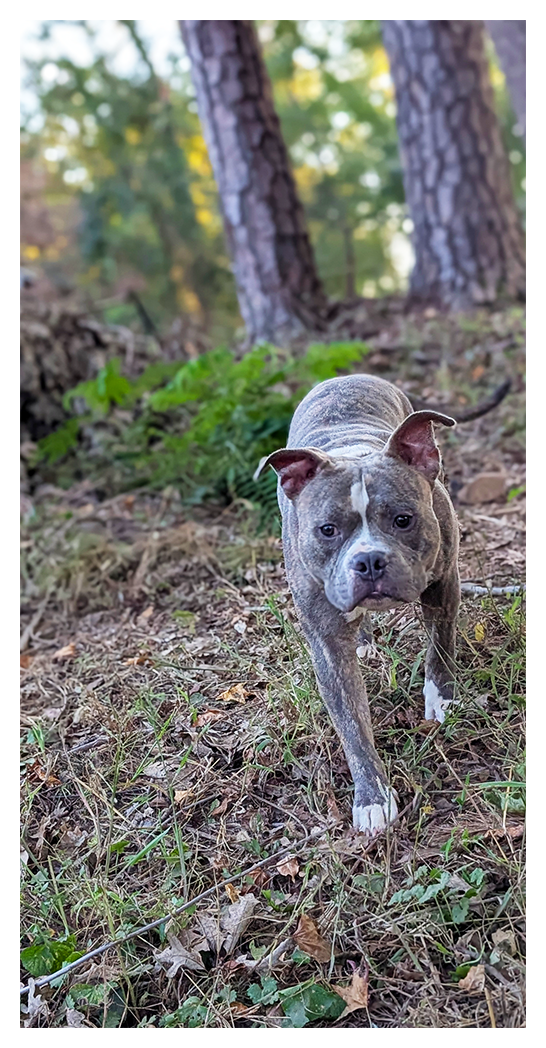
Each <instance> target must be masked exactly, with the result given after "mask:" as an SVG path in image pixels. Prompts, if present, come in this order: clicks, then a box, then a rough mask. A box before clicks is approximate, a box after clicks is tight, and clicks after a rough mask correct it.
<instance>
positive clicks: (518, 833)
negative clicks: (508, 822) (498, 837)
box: [506, 824, 525, 841]
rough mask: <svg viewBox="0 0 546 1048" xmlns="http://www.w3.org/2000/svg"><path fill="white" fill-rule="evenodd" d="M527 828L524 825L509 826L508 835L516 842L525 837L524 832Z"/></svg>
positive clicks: (507, 828)
mask: <svg viewBox="0 0 546 1048" xmlns="http://www.w3.org/2000/svg"><path fill="white" fill-rule="evenodd" d="M524 829H525V827H524V826H523V824H521V825H515V826H507V827H506V833H507V835H508V837H511V838H512V840H513V841H516V840H517V839H518V837H523V831H524Z"/></svg>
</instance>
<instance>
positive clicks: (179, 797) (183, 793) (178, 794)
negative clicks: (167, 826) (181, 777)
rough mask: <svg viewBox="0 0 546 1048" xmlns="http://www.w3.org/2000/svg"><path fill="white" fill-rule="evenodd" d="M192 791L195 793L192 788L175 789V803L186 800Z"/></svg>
mask: <svg viewBox="0 0 546 1048" xmlns="http://www.w3.org/2000/svg"><path fill="white" fill-rule="evenodd" d="M191 793H193V790H191V789H190V790H175V791H174V801H175V804H181V803H182V801H185V800H186V797H189V796H190V794H191Z"/></svg>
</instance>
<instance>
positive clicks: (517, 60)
mask: <svg viewBox="0 0 546 1048" xmlns="http://www.w3.org/2000/svg"><path fill="white" fill-rule="evenodd" d="M485 24H486V26H487V29H488V31H489V35H490V37H491V39H492V41H493V43H494V45H495V51H496V52H497V55H498V59H499V62H500V64H501V68H502V71H503V73H504V75H505V77H506V81H507V83H508V88H509V90H510V98H511V99H512V106H513V108H514V113H515V114H516V117H517V120H518V124H519V126H520V127H521V130H522V136H523V139H524V140H525V50H526V46H525V45H526V39H525V38H526V32H525V27H526V22H516V21H502V20H500V19H498V20H496V21H492V22H486V23H485Z"/></svg>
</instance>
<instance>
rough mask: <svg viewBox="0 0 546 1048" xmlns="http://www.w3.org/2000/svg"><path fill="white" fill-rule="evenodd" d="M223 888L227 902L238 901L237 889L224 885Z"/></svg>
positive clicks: (232, 885)
mask: <svg viewBox="0 0 546 1048" xmlns="http://www.w3.org/2000/svg"><path fill="white" fill-rule="evenodd" d="M224 888H225V890H226V895H227V897H228V899H229V901H230V902H238V900H239V892H238V891H237V888H236V887H235V885H234V884H225V885H224Z"/></svg>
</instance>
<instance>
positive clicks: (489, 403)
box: [406, 378, 512, 422]
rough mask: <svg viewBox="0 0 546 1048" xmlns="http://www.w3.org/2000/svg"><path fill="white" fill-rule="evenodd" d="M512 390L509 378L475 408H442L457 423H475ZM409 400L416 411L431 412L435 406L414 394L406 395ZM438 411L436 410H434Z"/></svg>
mask: <svg viewBox="0 0 546 1048" xmlns="http://www.w3.org/2000/svg"><path fill="white" fill-rule="evenodd" d="M511 388H512V381H511V379H509V378H507V379H506V380H505V381H504V382H503V383H502V384H501V385H500V386H498V387H497V389H495V390H493V392H492V393H491V394H490V396H488V397H485V399H484V400H480V402H479V403H478V404H476V405H475V406H474V407H473V408H459V407H457V408H445V409H444V408H442V410H443V411H444V410H445V411H446V413H447V414H448V415H451V416H452V418H454V419H455V421H456V422H473V421H474V419H475V418H481V417H482V415H487V413H488V411H492V410H493V408H496V407H497V406H498V405H499V404H500V403H501V401H502V400H504V398H505V396H506V395H507V393H509V391H510V389H511ZM406 396H407V398H408V400H409V401H410V403H411V406H412V408H413V410H414V411H423V410H425V409H429V410H431V409H432V407H433V405H432V404H429V403H427V402H426V401H424V400H421V399H420V397H415V396H414V395H413V393H406ZM434 410H436V409H434Z"/></svg>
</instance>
